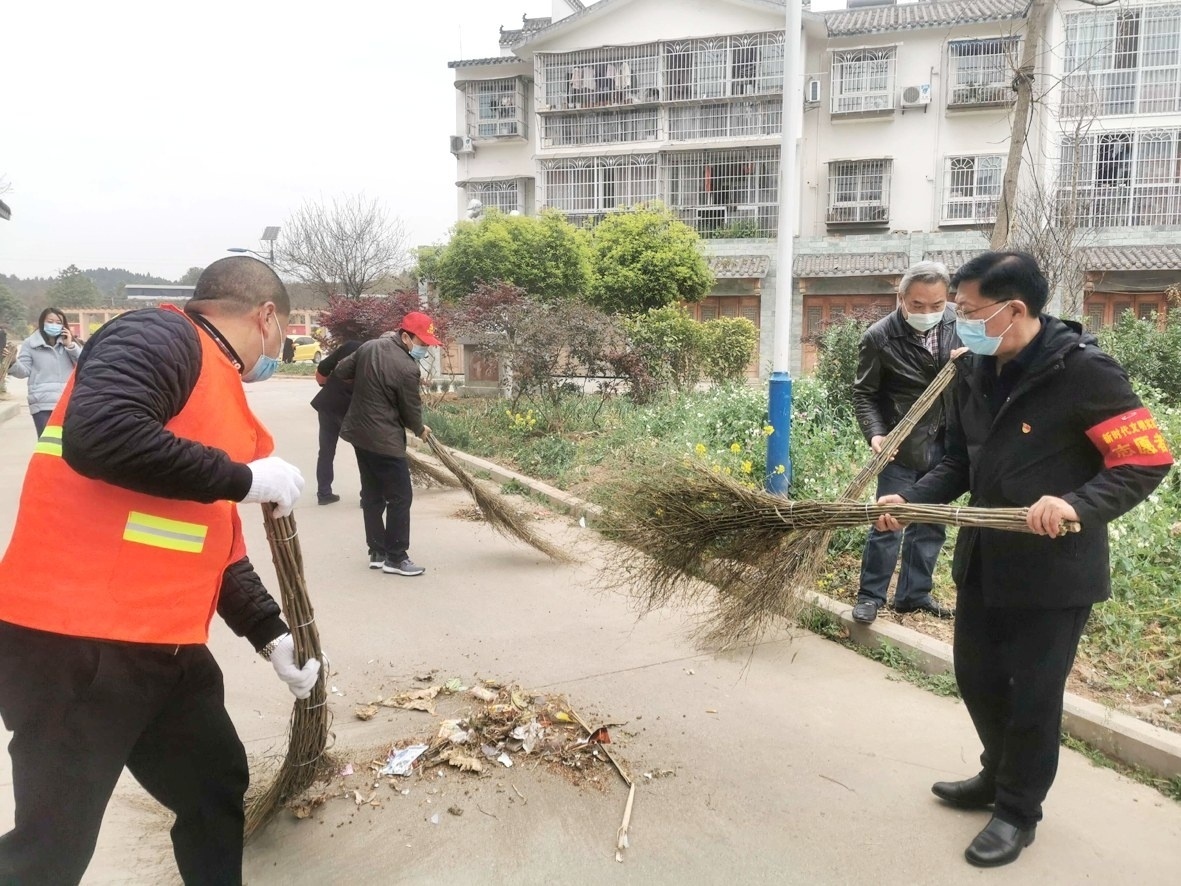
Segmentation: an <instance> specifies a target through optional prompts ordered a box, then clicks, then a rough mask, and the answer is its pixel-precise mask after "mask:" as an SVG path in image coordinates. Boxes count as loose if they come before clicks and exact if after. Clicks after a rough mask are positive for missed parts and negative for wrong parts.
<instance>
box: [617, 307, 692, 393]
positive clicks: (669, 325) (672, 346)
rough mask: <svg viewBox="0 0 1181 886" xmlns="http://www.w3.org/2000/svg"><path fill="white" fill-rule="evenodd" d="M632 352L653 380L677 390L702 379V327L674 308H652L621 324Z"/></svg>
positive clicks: (686, 314) (685, 388) (689, 386)
mask: <svg viewBox="0 0 1181 886" xmlns="http://www.w3.org/2000/svg"><path fill="white" fill-rule="evenodd" d="M624 325H625V327H626V329H627V333H628V337H629V338H630V340H631V346H632V349H633V350H634V351H635V352H636V353H637V354H639V355H640V357H641V358H642V359H643V361H644V364H645V366H646V367H647V369H648V372H649V373H650V374H651V375H652V377H653V378H655V379H657V380H658V381H660V382H663V383H664V384H665V385H671V386H672V387H675V388H677V389H678V390H682V391H684V390H688V389H690V388H692V387H693V386H694V385H696V384H697V382H698V381H700V379H701V342H702V324H700V323H698V322H697V321H696V320H694V319H693V318H692V317H690V316H689V314H688V313H687V312H686V311H685V309H684V308H681V307H679V306H677V305H670V306H667V307H663V308H653V309H652V310H650V311H648V312H647V313H645V314H638V315H636V316H634V317H631V318H628V319H627V320H626V321H624Z"/></svg>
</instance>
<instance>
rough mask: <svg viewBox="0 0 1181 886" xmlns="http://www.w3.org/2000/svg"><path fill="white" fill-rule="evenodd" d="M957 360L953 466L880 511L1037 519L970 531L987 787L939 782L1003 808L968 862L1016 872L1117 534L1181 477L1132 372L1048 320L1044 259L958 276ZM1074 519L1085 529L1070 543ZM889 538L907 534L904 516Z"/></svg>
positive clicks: (966, 654)
mask: <svg viewBox="0 0 1181 886" xmlns="http://www.w3.org/2000/svg"><path fill="white" fill-rule="evenodd" d="M951 282H952V287H953V288H954V289H955V302H956V325H957V333H958V335H959V337H960V340H961V341H962V342H963V343H964V345H965V346H966V347H967V348H968V349H969V350H970V351H972V352H973V355H974V356H965V357H964V358H962V359H961V361H960V366H961V372H960V373H959V376H958V378H957V381H956V383H955V386H954V387H953V389H952V392H951V394H952V396H951V398H950V400H951V405H950V408H949V411H948V420H947V450H946V454H945V455H944V458H943V460H942V461H941V462H940V463H939V464H938V465H936V466H935V467H934V468H933V469H932V470H931V471H930V472H929V473H928V474H926V475H925V476H924V477H923V478H922V479H921V480H919V481H918V482H917V483H915V484H914V485H912V486H910V487H909V488H907V489H903V490H902V491H901V492H900V493H899V494H897V495H886V496H882V497H881V498H880V499H878V501H879V502H880V503H882V504H896V503H900V502H904V501H906V502H913V503H915V504H934V503H949V502H951V501H954V500H955V499H956V498H958V497H959V496H960V495H962V494H963V493H964V492H970V493H971V498H970V501H969V504H970V505H971V506H973V507H984V508H1004V507H1028V508H1029V517H1028V523H1029V528H1030V529H1031V530H1032V532H1033V534H1028V535H1027V534H1025V533H1016V532H1005V531H1002V530H997V529H961V530H960V533H959V538H958V540H957V543H956V549H955V558H954V561H953V565H952V575H953V578H954V579H955V583H956V588H957V596H956V626H955V641H954V656H955V675H956V680H957V682H958V683H959V687H960V694H961V695H962V696H963V699H964V705H965V706H966V707H967V709H968V713H969V715H970V716H971V717H972V723H973V725H974V726H975V727H976V733H977V735H978V736H979V737H980V742H981V744H983V746H984V752H983V753H982V754H981V757H980V762H981V765H982V767H983V768H982V769H981V771H980V773H979V774H977V775H975V776H973V777H972V778H969V779H967V780H965V781H955V782H938V783H936V784H935V785H934V786H933V787H932V791H933V792H934V794H935V795H936V796H937V797H939V798H940V799H941V800H943V801H944V802H945V803H947V804H949V805H951V806H956V807H959V808H963V809H992V811H993V815H992V819H991V820H990V821H989V823H988V825H987V826H986V827H985V828H984V830H982V831H981V832H980V833H979V834H978V835H977V836H976V838H975V839H974V840H973V841H972V843H971V844H970V845H969V846H968V848H967V850H966V851H965V856H966V858H967V860H968V861H969V862H970V863H972V864H974V865H977V866H980V867H994V866H997V865H1003V864H1008V863H1010V862H1012V861H1014V860H1016V858H1017V857H1018V856H1019V855H1020V854H1021V850H1022V849H1024V848H1025V847H1026V846H1028V845H1029V844H1030V843H1032V842H1033V838H1034V831H1035V829H1036V827H1037V823H1038V822H1039V821H1040V820H1041V817H1042V806H1041V804H1042V801H1043V800H1044V799H1045V797H1046V794H1047V793H1048V792H1049V790H1050V785H1051V784H1053V781H1054V775H1055V773H1056V772H1057V768H1058V744H1059V731H1060V729H1061V723H1062V694H1063V691H1064V690H1065V688H1066V679H1067V677H1068V676H1069V674H1070V668H1071V665H1072V664H1073V662H1074V656H1075V651H1076V650H1077V648H1078V642H1079V638H1080V636H1081V635H1082V632H1083V628H1084V626H1085V625H1086V623H1087V618H1088V616H1089V615H1090V613H1091V607H1092V606H1093V605H1094V604H1096V603H1100V602H1102V601H1103V600H1106V599H1107V598H1108V597H1109V596H1111V575H1110V563H1109V554H1108V544H1107V524H1108V523H1110V522H1111V521H1112V520H1115V519H1116V518H1117V517H1119V516H1121V515H1123V514H1125V513H1127V512H1128V511H1130V510H1131V509H1132V508H1134V507H1135V506H1136V505H1137V504H1139V503H1140V502H1142V501H1143V500H1144V499H1146V498H1147V497H1148V496H1149V494H1151V492H1152V491H1153V490H1154V489H1155V488H1156V487H1157V486H1158V485H1159V484H1160V482H1161V481H1162V480H1163V479H1164V478H1165V475H1166V474H1168V472H1169V468H1170V467H1171V466H1172V464H1173V457H1172V455H1171V454H1170V452H1169V447H1168V445H1167V444H1166V442H1165V440H1164V438H1163V436H1162V435H1161V433H1160V431H1159V430H1158V429H1157V426H1156V422H1155V421H1154V420H1153V418H1152V415H1151V414H1150V413H1149V411H1148V410H1147V409H1145V408H1144V405H1143V403H1141V402H1140V399H1139V398H1138V397H1137V396H1136V394H1135V393H1134V392H1133V390H1132V386H1131V384H1130V383H1129V382H1128V377H1127V374H1126V373H1125V372H1124V370H1123V369H1122V367H1120V365H1119V364H1118V363H1117V362H1116V361H1115V360H1113V359H1112V358H1111V357H1110V356H1108V355H1107V354H1105V353H1104V352H1103V351H1101V350H1100V349H1099V348H1098V347H1097V345H1096V341H1095V339H1094V337H1092V336H1090V335H1087V334H1086V333H1084V332H1083V331H1082V327H1080V326H1079V325H1078V324H1077V323H1073V322H1070V321H1063V320H1059V319H1058V318H1056V317H1051V316H1048V315H1046V314H1043V313H1042V312H1043V309H1044V308H1045V306H1046V301H1047V298H1048V295H1049V287H1048V285H1047V283H1046V278H1045V277H1044V276H1043V275H1042V272H1041V270H1040V269H1039V268H1038V266H1037V263H1036V262H1035V261H1034V259H1033V258H1032V257H1031V256H1029V255H1026V254H1024V253H1019V252H986V253H983V254H982V255H979V256H977V257H976V258H974V259H972V260H971V261H970V262H968V263H967V264H965V265H964V266H963V267H961V268H960V269H959V270H958V271H957V272H956V274H955V275H954V276H953V277H952V281H951ZM1066 521H1077V522H1080V523H1081V524H1082V531H1081V532H1078V533H1071V534H1066V535H1063V524H1064V523H1065V522H1066ZM876 525H877V527H878V529H880V530H883V531H887V530H897V529H898V528H899V525H900V524H899V523H898V521H897V520H895V519H894V518H893V517H891V516H888V515H887V516H884V517H881V518H879V520H878V521H877V524H876Z"/></svg>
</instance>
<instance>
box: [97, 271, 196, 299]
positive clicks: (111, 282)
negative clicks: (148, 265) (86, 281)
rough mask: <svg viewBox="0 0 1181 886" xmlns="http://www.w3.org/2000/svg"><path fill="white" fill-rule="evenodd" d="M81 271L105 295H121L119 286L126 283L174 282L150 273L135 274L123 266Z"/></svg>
mask: <svg viewBox="0 0 1181 886" xmlns="http://www.w3.org/2000/svg"><path fill="white" fill-rule="evenodd" d="M82 273H83V274H84V275H86V276H87V277H89V278H90V279H91V280H93V281H94V285H95V286H97V287H98V288H99V289H101V290H102V291H103V293H104V294H106V295H121V294H122V291H121V290H120V287H121V286H125V285H127V284H128V283H175V282H176V281H175V280H169V279H167V278H166V277H153V276H152V275H151V274H136V273H135V272H134V271H128V270H126V269H125V268H83V269H82Z"/></svg>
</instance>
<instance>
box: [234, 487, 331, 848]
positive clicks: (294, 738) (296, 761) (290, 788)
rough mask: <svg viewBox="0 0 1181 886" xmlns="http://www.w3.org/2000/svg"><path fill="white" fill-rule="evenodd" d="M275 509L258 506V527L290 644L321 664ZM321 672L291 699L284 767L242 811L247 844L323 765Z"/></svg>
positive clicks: (301, 584) (300, 578)
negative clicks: (260, 518) (308, 692)
mask: <svg viewBox="0 0 1181 886" xmlns="http://www.w3.org/2000/svg"><path fill="white" fill-rule="evenodd" d="M274 509H275V506H274V505H273V504H264V505H263V506H262V513H263V526H264V527H265V529H266V533H267V541H268V542H269V543H270V547H271V558H272V559H273V560H274V563H275V573H276V574H277V575H278V578H279V589H280V592H281V596H282V604H283V614H284V616H285V617H286V618H287V624H288V627H289V628H290V629H291V637H292V639H293V640H294V641H295V660H296V661H298V662H307V661H310V660H311V659H313V658H316V659H320V660H321V661H323V658H322V655H323V652H322V650H321V648H320V632H319V631H318V630H317V629H316V616H315V612H314V610H313V609H312V601H311V598H310V597H309V596H308V588H307V583H306V582H305V581H304V574H303V553H302V552H301V550H300V547H299V539H298V538H297V535H298V532H297V530H296V526H295V516H294V515H289V516H286V517H276V516H274ZM326 670H327V668H326V667H321V669H320V678H319V679H318V680H317V681H316V685H315V686H314V687H313V688H312V694H311V695H310V696H309V697H308V698H305V699H296V701H295V707H294V709H293V710H292V712H291V726H290V730H289V731H290V736H289V739H288V745H287V755H286V757H285V758H284V760H283V765H282V766H281V767H280V768H279V772H278V774H277V775H276V776H275V778H274V780H273V781H272V782H271V784H270V786H269V787H267V789H266V790H265V791H263V792H262V793H261V794H259V795H257V796H256V797H255V798H254V799H253V800H252V801H251V803H250V804H249V805H248V807H247V809H246V839H247V840H249V839H250V838H251V837H252V836H253V835H254V834H255V833H256V832H257V831H258V830H259V829H260V828H261V827H262V826H263V825H265V824H266V823H267V821H268V820H269V819H270V817H271V816H272V815H273V814H274V812H275V810H276V809H278V808H279V807H281V806H282V805H283V804H284V803H286V802H288V801H289V800H291V799H292V798H293V797H295V796H297V795H298V794H299V793H300V792H302V791H304V790H306V789H307V788H309V787H310V786H311V785H312V782H314V781H315V780H316V776H317V774H318V773H319V772H320V771H321V769H322V767H323V766H324V765H325V764H326V762H327V758H326V757H325V755H324V752H325V750H326V749H327V746H328V706H327V701H328V696H327V692H326V690H325V688H324V687H325V681H326V680H327V677H328V675H327V673H326Z"/></svg>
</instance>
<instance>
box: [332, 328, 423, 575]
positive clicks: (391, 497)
mask: <svg viewBox="0 0 1181 886" xmlns="http://www.w3.org/2000/svg"><path fill="white" fill-rule="evenodd" d="M437 344H439V340H438V339H437V338H435V324H434V323H432V322H431V318H430V317H428V316H427V315H426V314H422V313H419V312H418V311H411V312H410V313H409V314H407V315H406V316H405V317H403V318H402V323H401V325H400V326H399V327H398V330H397V331H396V332H387V333H385V334H384V335H382V336H381V337H380V338H377V339H374V340H373V341H367V342H365V343H364V344H363V345H361V347H360V348H358V349H357V351H356V352H355V353H353V354H351V355H349V356H348V357H345V358H344V359H343V360H341V361H340V363H338V364H337V366H336V370H335V371H334V372H333V373H332V374H333V376H335V377H337V378H339V379H340V380H341V381H345V382H348V381H351V382H352V383H353V400H352V402H351V403H350V404H349V411H348V414H347V415H346V416H345V419H344V425H343V426H342V427H341V430H340V436H341V437H343V438H344V439H345V440H348V441H349V442H350V443H352V444H353V449H354V450H355V451H356V454H357V467H358V469H359V470H360V472H361V510H362V513H363V514H364V516H365V541H366V543H367V544H368V546H369V568H370V569H380V570H382V571H383V572H386V573H390V574H392V575H422V574H423V573H424V572H426V569H425V568H423V567H422V566H419V565H418V564H416V563H415V562H414V561H413V560H411V559H410V556H409V553H408V549H409V547H410V503H411V501H412V500H413V496H414V491H413V488H412V487H411V485H410V466H409V465H408V464H407V463H406V431H407V430H410V431H413V432H414V434H416V435H417V436H418V437H419V438H420V439H422V440H425V439H426V438H427V437H428V436H429V435H430V432H431V429H430V428H429V427H427V426H426V425H424V424H423V423H422V396H421V394H420V391H419V385H420V381H419V379H420V374H419V371H418V361H419V360H421V359H423V358H424V357H426V355H427V354H428V353H429V352H428V350H427V348H428V347H429V346H432V345H437Z"/></svg>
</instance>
